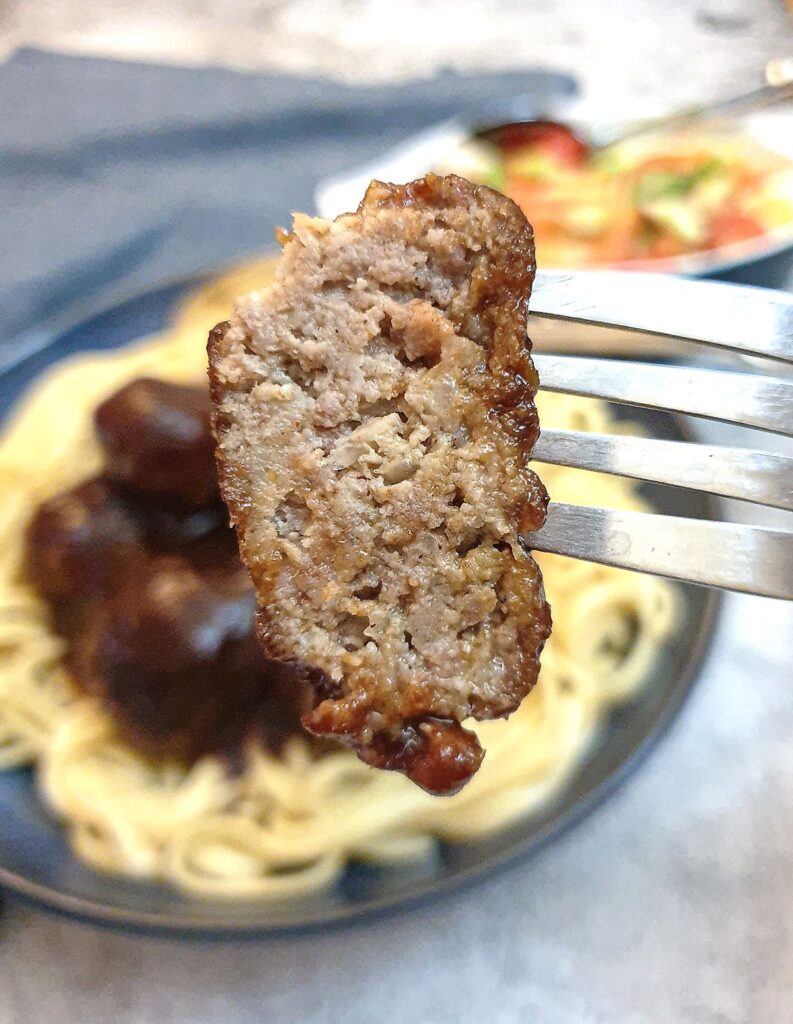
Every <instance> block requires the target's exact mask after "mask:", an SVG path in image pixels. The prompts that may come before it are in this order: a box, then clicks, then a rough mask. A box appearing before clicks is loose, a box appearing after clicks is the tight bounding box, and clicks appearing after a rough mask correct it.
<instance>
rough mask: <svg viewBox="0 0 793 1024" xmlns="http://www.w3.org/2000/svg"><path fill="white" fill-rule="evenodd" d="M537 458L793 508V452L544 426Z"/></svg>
mask: <svg viewBox="0 0 793 1024" xmlns="http://www.w3.org/2000/svg"><path fill="white" fill-rule="evenodd" d="M532 458H534V459H536V460H537V461H538V462H546V463H550V464H551V465H554V466H574V467H576V468H578V469H589V470H594V471H595V472H597V473H614V474H615V475H616V476H628V477H632V478H633V479H634V480H647V481H651V482H653V483H658V484H670V485H672V486H675V487H690V488H691V489H692V490H697V491H707V492H708V493H709V494H720V495H721V496H722V497H724V498H739V499H740V500H741V501H751V502H754V503H755V504H758V505H770V506H771V507H772V508H782V509H788V510H789V511H793V458H790V456H787V455H777V454H775V453H772V452H759V451H754V450H753V449H751V448H721V447H717V446H714V445H705V444H691V443H689V442H687V441H661V440H658V439H656V438H646V437H632V436H625V435H617V436H615V435H611V434H591V433H587V434H583V433H579V432H577V431H575V430H550V429H543V431H542V433H541V434H540V437H539V440H538V441H537V443H536V444H535V446H534V450H533V454H532Z"/></svg>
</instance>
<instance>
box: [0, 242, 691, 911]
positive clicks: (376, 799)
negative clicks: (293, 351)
mask: <svg viewBox="0 0 793 1024" xmlns="http://www.w3.org/2000/svg"><path fill="white" fill-rule="evenodd" d="M240 273H241V274H242V276H240ZM268 273H269V264H267V263H262V262H260V263H257V264H255V265H252V266H250V267H247V268H243V270H242V272H239V271H238V272H236V273H233V274H231V275H230V276H228V277H226V278H221V279H219V280H218V281H216V282H214V283H213V284H212V285H211V286H209V287H208V288H206V289H203V290H202V291H200V292H199V293H198V294H196V295H194V296H192V297H190V298H189V299H188V300H187V301H186V303H185V304H184V306H183V307H182V309H181V311H180V312H178V313H177V316H176V318H175V321H174V325H173V327H172V329H171V330H169V331H167V332H165V333H163V334H160V335H156V336H153V337H150V338H147V339H145V340H143V341H141V342H139V343H137V344H134V345H132V346H129V347H127V348H125V349H124V350H121V351H114V352H111V353H102V354H86V355H81V356H79V357H76V358H72V359H70V360H68V361H66V362H64V363H63V364H61V365H60V366H57V367H56V368H55V369H54V370H53V371H51V372H50V373H49V374H48V375H47V376H45V377H44V378H43V379H42V380H41V381H40V382H39V383H38V385H37V386H36V387H35V388H34V389H33V390H32V392H31V393H30V394H29V395H27V396H26V397H25V398H24V400H23V402H22V403H21V405H20V406H19V408H18V409H17V411H16V413H15V414H14V415H13V416H12V417H11V420H10V422H9V423H8V425H7V427H6V429H5V432H4V434H3V435H2V438H0V480H1V481H2V488H3V494H4V496H5V500H4V502H3V505H2V508H0V769H3V768H5V769H12V768H14V767H16V766H21V765H25V764H29V763H34V764H35V766H36V777H37V780H38V784H39V786H40V788H41V791H42V793H43V795H44V798H45V800H46V801H47V803H48V805H49V806H50V807H51V808H52V810H53V812H54V813H55V814H56V815H58V817H59V818H61V819H62V820H63V822H64V824H65V827H66V829H67V831H68V836H69V840H70V842H71V845H72V847H73V849H74V850H75V852H76V854H77V855H78V856H79V857H80V858H81V859H82V860H83V861H85V862H86V863H87V864H89V865H92V866H93V867H95V868H96V869H98V870H100V871H106V872H117V873H121V874H124V875H128V876H137V877H140V878H150V879H159V880H163V881H166V882H168V883H170V884H172V885H174V886H176V887H178V888H179V889H181V890H183V891H185V892H187V893H190V894H194V895H197V896H200V897H216V898H224V897H227V898H231V897H233V898H241V897H251V898H284V897H293V896H299V895H301V894H305V893H310V892H314V891H317V890H321V889H325V888H327V887H329V886H331V885H332V884H333V883H334V882H335V881H336V880H338V878H339V877H340V875H341V873H342V872H343V870H344V868H345V865H346V864H347V863H348V862H349V861H351V860H361V861H368V862H372V863H378V864H399V863H402V862H409V861H414V860H416V859H419V858H424V857H431V856H433V852H434V851H435V849H436V845H437V841H438V840H439V839H444V840H449V841H458V842H465V841H470V840H475V839H477V838H479V837H482V836H486V835H489V834H492V833H493V832H495V831H497V830H498V829H500V828H503V827H505V826H507V825H509V824H510V823H513V822H515V821H516V820H517V819H519V818H521V817H522V816H524V815H527V814H529V813H531V812H532V811H534V810H536V809H537V808H538V807H539V806H541V805H542V803H543V802H544V801H546V800H547V799H548V798H549V797H550V796H552V795H553V794H554V793H555V792H557V791H558V787H559V786H560V785H561V784H562V783H563V782H564V781H565V780H566V779H567V778H568V777H569V776H570V774H571V773H572V772H573V771H574V770H575V768H576V767H577V765H578V764H579V763H580V759H581V756H582V754H583V753H584V751H585V750H586V748H587V746H588V744H589V743H590V742H591V740H592V738H593V736H594V735H595V733H596V731H597V728H598V726H599V724H600V723H602V722H603V720H604V717H605V716H606V714H607V712H608V710H609V708H610V707H611V706H612V705H614V704H615V703H616V702H618V701H623V700H625V699H626V698H628V697H630V696H631V694H632V693H633V692H634V691H635V690H636V689H637V688H638V687H639V686H640V685H641V684H642V682H643V680H644V679H645V678H646V676H647V672H648V669H649V667H650V666H651V664H652V662H653V661H654V659H655V658H656V657H657V655H658V652H659V649H660V648H661V646H662V645H663V644H664V643H665V642H666V641H667V640H668V639H669V638H670V636H671V635H672V633H673V631H674V627H675V621H676V615H677V607H678V600H677V591H676V588H675V587H674V586H673V585H672V584H670V583H667V582H665V581H661V580H658V579H655V578H653V577H648V576H641V575H638V574H632V573H627V572H624V571H621V570H617V569H612V568H608V567H604V566H597V565H592V564H588V563H583V562H575V561H572V560H566V559H563V558H560V557H558V556H553V555H538V561H540V563H541V566H542V570H543V574H544V577H545V585H546V591H547V594H548V598H549V601H550V603H551V606H552V609H553V616H554V632H553V635H552V637H551V640H550V641H549V643H548V645H547V647H546V650H545V653H544V655H543V661H542V673H541V677H540V682H539V684H538V685H537V687H536V688H535V690H534V691H533V692H532V693H531V695H530V696H529V697H528V698H527V699H526V700H525V701H524V703H523V705H522V706H521V707H520V709H519V710H518V711H516V712H515V714H513V715H512V717H511V718H510V719H509V720H508V721H492V722H484V723H476V724H475V728H476V731H477V732H478V734H479V736H480V738H481V740H482V744H483V746H484V747H485V749H486V757H485V760H484V763H483V765H482V768H481V770H480V771H479V773H478V774H477V776H476V777H475V778H474V779H473V780H472V781H471V783H470V784H469V785H468V786H467V787H466V788H465V789H463V790H462V791H461V792H460V793H458V794H457V795H455V796H453V797H450V798H445V799H439V798H437V797H431V796H428V795H427V794H425V793H423V792H422V791H421V790H419V789H418V788H417V787H416V786H414V785H413V784H412V783H410V782H409V781H408V780H407V779H405V778H404V777H402V776H400V775H396V774H392V773H387V772H382V771H376V770H374V769H371V768H369V767H367V766H365V765H364V764H362V763H361V762H360V761H358V760H357V758H356V757H355V756H354V755H353V754H352V753H350V752H348V751H345V750H339V751H338V752H333V753H330V754H324V755H322V756H320V757H317V756H316V755H314V754H312V752H311V747H310V745H309V743H308V741H307V740H304V739H303V738H301V737H293V738H292V739H290V740H289V742H288V743H287V745H286V747H285V748H284V750H283V752H282V754H281V756H279V757H276V756H274V755H273V754H271V753H269V752H268V751H266V750H264V749H261V748H259V747H255V746H251V747H249V748H248V749H247V750H246V752H245V757H244V768H243V770H242V771H241V772H239V773H238V774H231V773H229V772H228V771H227V770H226V768H225V766H224V764H223V763H222V762H221V761H220V760H218V759H215V758H211V757H205V758H203V759H201V760H200V761H198V762H197V763H196V764H195V765H193V766H192V767H191V768H189V769H185V768H183V767H181V766H179V765H176V764H165V765H162V764H153V763H151V762H149V761H147V760H146V759H145V758H144V757H142V756H141V755H139V754H138V753H136V752H135V751H133V750H132V749H130V748H128V747H126V746H125V745H124V744H122V743H121V742H120V741H119V740H118V739H117V738H116V736H115V735H114V731H113V726H112V722H111V720H110V718H109V716H108V715H107V714H106V713H105V711H104V710H103V709H102V707H100V706H99V705H98V704H97V703H95V702H94V701H93V700H92V699H90V698H88V697H86V696H82V695H78V693H77V692H76V690H75V689H74V688H73V687H72V686H71V685H70V682H69V679H68V676H67V673H66V670H65V669H64V668H63V666H62V664H61V654H62V651H63V643H62V641H61V640H60V639H59V638H58V637H57V636H56V635H55V634H54V633H53V631H52V629H51V626H50V624H49V621H48V616H47V610H46V607H45V605H44V603H43V601H42V600H41V599H40V598H39V597H38V596H37V594H36V593H35V592H34V591H33V589H32V588H31V586H30V585H29V584H28V583H27V582H26V581H25V580H24V578H23V575H22V573H21V560H22V556H23V542H24V531H25V527H26V524H27V522H28V520H29V518H30V516H31V515H32V513H33V511H34V509H35V508H36V506H37V505H38V504H39V503H40V502H41V501H43V500H45V499H46V498H48V497H50V496H52V495H53V494H55V493H56V492H58V491H61V490H63V489H65V488H69V487H72V486H74V485H76V484H77V483H78V482H80V481H81V480H83V479H85V478H86V477H88V476H90V475H92V474H94V473H96V472H97V471H98V470H99V468H100V465H101V454H100V451H99V448H98V445H97V442H96V440H95V439H94V436H93V429H92V414H93V411H94V408H95V407H96V405H97V403H98V402H99V401H101V400H102V399H103V398H104V397H106V396H107V395H108V394H110V393H111V392H113V391H114V390H116V389H117V388H118V387H119V386H120V385H121V384H122V383H124V382H126V381H128V380H129V379H131V378H133V377H136V376H139V375H141V374H146V375H150V376H157V377H160V378H163V379H168V380H175V381H185V382H190V381H193V382H195V381H200V380H201V379H202V377H203V374H204V372H205V365H204V364H205V355H204V346H203V339H204V338H205V337H206V333H207V329H208V328H209V327H211V326H212V325H213V324H214V323H215V322H216V321H218V320H221V319H223V317H224V316H225V315H226V314H227V313H228V310H229V306H230V301H231V296H233V295H234V294H239V293H240V292H242V291H245V290H250V288H251V287H253V285H254V283H258V284H261V283H262V282H263V281H264V280H265V279H266V277H267V275H268ZM538 404H539V409H540V417H541V420H542V422H543V423H544V424H545V425H547V426H553V427H559V428H567V429H576V430H598V431H612V432H613V431H615V430H620V429H623V430H624V429H629V428H626V427H625V425H624V424H617V423H616V422H615V421H613V420H612V418H611V417H610V414H609V410H608V408H607V407H606V406H605V405H603V404H602V403H597V402H593V401H591V400H586V399H578V398H571V397H566V396H559V395H544V394H541V395H540V397H539V403H538ZM53 410H55V413H54V414H53ZM542 476H543V479H544V481H545V483H546V485H547V488H548V490H549V492H550V493H551V494H552V495H553V496H554V498H555V499H557V500H559V501H565V502H571V503H576V502H579V503H580V502H582V501H585V502H586V503H592V504H597V505H604V506H610V507H615V508H642V507H643V505H642V501H641V499H640V498H639V497H638V496H637V492H636V488H635V486H634V485H633V484H632V483H630V482H627V481H624V480H620V479H617V478H613V477H605V476H599V475H596V474H587V473H583V472H581V471H577V470H572V469H565V468H560V467H552V466H547V467H544V468H543V472H542Z"/></svg>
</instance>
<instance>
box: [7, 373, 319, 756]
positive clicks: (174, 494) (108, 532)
mask: <svg viewBox="0 0 793 1024" xmlns="http://www.w3.org/2000/svg"><path fill="white" fill-rule="evenodd" d="M96 422H97V432H98V435H99V439H100V442H101V444H102V447H103V449H104V451H105V455H106V470H105V474H104V475H102V476H99V477H97V478H95V479H93V480H89V481H87V482H86V483H84V484H81V485H80V486H79V487H77V488H75V489H74V490H71V491H68V492H65V493H63V494H59V495H57V496H56V497H54V498H52V499H50V500H49V501H47V502H45V503H44V504H43V505H41V506H40V507H39V509H38V510H37V512H36V513H35V515H34V517H33V519H32V521H31V524H30V526H29V528H28V534H27V545H26V568H27V574H28V576H29V578H30V579H31V581H32V582H33V583H34V585H35V586H36V587H37V589H38V590H39V592H40V593H41V594H42V595H43V596H44V597H45V598H46V599H47V601H48V603H49V605H50V608H51V610H52V613H53V620H54V623H55V627H56V629H58V631H59V632H60V633H61V634H62V635H63V636H65V637H66V639H67V640H68V642H69V643H68V652H67V656H66V657H67V663H68V665H69V667H70V670H71V675H72V677H73V679H74V683H75V685H76V686H77V687H78V688H79V689H80V690H81V691H83V692H85V693H88V694H91V695H93V696H95V697H97V698H98V699H99V700H101V701H102V703H103V704H104V706H105V707H106V708H107V710H108V711H109V713H110V714H111V715H112V717H113V720H114V723H115V725H116V728H117V730H118V732H119V734H120V735H121V736H123V737H124V739H126V740H127V741H128V742H129V743H131V744H132V745H133V746H135V747H136V748H137V749H139V750H141V751H143V752H144V753H146V754H147V755H149V756H152V757H155V758H175V759H178V760H182V761H185V762H188V763H189V762H192V761H194V760H195V759H197V758H198V757H200V756H201V755H202V754H205V753H209V752H216V753H224V754H227V755H229V756H231V757H232V758H234V757H235V756H236V753H237V752H238V751H239V749H240V746H241V744H242V742H243V741H244V740H245V739H246V738H247V737H249V736H251V735H252V734H256V735H258V736H259V738H260V739H262V740H263V741H264V742H265V744H266V745H268V746H269V747H270V748H272V749H276V750H277V749H278V748H279V747H280V746H281V744H282V743H283V741H284V739H285V738H286V737H288V736H289V735H291V734H292V733H295V732H298V731H299V730H300V716H301V714H302V713H304V712H305V711H307V710H308V709H309V706H310V699H309V696H308V695H309V693H310V688H309V687H308V685H307V684H304V683H303V681H302V680H301V679H300V678H298V676H297V672H296V670H294V669H292V668H290V667H289V666H288V665H283V664H280V663H276V662H270V661H267V660H266V659H265V658H264V655H263V654H262V652H261V649H260V647H259V645H258V643H257V641H256V636H255V625H254V618H255V595H254V591H253V587H252V585H251V582H250V579H249V577H248V574H247V572H246V570H245V569H244V568H243V566H242V563H241V562H240V559H239V554H238V551H237V544H236V538H235V536H234V533H233V531H232V530H231V529H230V528H229V525H228V519H227V516H226V512H225V508H224V506H223V505H222V504H221V502H220V500H219V497H218V485H217V478H216V474H215V467H214V455H213V451H212V441H211V432H210V427H209V398H208V395H207V393H206V392H205V390H204V389H202V388H191V387H184V386H177V385H171V384H165V383H163V382H160V381H154V380H148V379H142V380H138V381H133V382H132V383H131V384H128V385H127V386H126V387H124V388H122V389H121V391H119V392H117V393H116V394H115V395H113V396H112V397H111V398H109V399H108V400H107V401H106V402H104V403H103V404H102V405H101V406H100V407H99V408H98V410H97V413H96Z"/></svg>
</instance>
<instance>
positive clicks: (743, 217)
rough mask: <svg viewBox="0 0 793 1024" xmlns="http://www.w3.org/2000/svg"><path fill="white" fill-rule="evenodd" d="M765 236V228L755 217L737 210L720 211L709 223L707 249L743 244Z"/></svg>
mask: <svg viewBox="0 0 793 1024" xmlns="http://www.w3.org/2000/svg"><path fill="white" fill-rule="evenodd" d="M764 234H765V227H764V226H763V225H762V224H761V223H760V221H759V220H757V219H756V218H755V217H751V216H750V215H749V214H748V213H741V212H740V211H738V210H722V211H721V212H720V213H717V214H716V216H715V217H714V218H713V220H712V221H711V225H710V236H709V239H708V247H709V248H715V247H716V246H719V245H729V244H730V242H745V241H746V240H747V239H748V238H757V236H758V235H764Z"/></svg>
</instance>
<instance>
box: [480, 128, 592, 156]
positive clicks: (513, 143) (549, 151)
mask: <svg viewBox="0 0 793 1024" xmlns="http://www.w3.org/2000/svg"><path fill="white" fill-rule="evenodd" d="M485 137H486V138H487V139H488V140H489V141H490V142H493V143H494V144H495V145H496V146H498V148H499V149H500V150H501V151H502V153H510V154H512V153H515V152H517V151H519V150H521V149H525V150H527V151H531V152H532V153H539V154H542V155H543V156H547V157H550V158H551V159H552V160H555V161H556V162H557V163H559V164H561V165H562V166H563V167H580V166H581V165H582V164H584V163H585V162H586V160H587V157H588V156H589V146H587V144H586V143H585V142H583V141H582V140H581V139H579V138H578V136H577V135H575V134H574V133H573V131H572V130H571V129H570V128H568V127H567V126H566V125H563V124H558V123H557V122H556V121H523V122H520V121H516V122H515V123H514V124H505V125H503V126H502V127H500V128H493V129H492V130H491V131H489V132H487V133H486V134H485Z"/></svg>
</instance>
